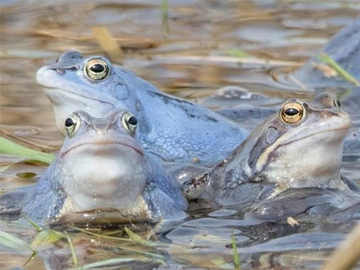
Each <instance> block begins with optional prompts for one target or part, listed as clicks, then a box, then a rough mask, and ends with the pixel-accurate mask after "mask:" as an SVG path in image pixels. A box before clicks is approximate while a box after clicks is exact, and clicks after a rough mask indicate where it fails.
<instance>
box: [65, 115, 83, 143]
mask: <svg viewBox="0 0 360 270" xmlns="http://www.w3.org/2000/svg"><path fill="white" fill-rule="evenodd" d="M79 127H80V117H79V116H77V115H76V114H72V115H70V116H69V117H68V118H66V120H65V130H66V133H67V135H68V136H69V137H70V138H71V137H72V136H74V135H75V134H76V132H77V131H78V130H79Z"/></svg>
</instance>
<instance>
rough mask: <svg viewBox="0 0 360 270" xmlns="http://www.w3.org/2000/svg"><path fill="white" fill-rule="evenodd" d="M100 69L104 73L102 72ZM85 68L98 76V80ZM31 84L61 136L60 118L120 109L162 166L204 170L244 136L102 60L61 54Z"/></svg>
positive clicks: (231, 124) (224, 121) (202, 110)
mask: <svg viewBox="0 0 360 270" xmlns="http://www.w3.org/2000/svg"><path fill="white" fill-rule="evenodd" d="M96 65H97V66H96ZM104 66H107V68H108V72H106V71H105V72H104V70H103V68H104ZM91 67H92V69H94V70H95V71H97V72H98V73H101V72H103V73H102V74H100V76H98V74H96V72H92V71H91ZM96 67H97V68H98V70H96ZM99 70H100V71H99ZM102 77H103V78H102ZM99 78H101V79H99ZM37 81H38V83H39V84H41V85H42V86H44V92H45V94H46V95H47V96H48V97H49V99H50V100H51V102H52V104H53V108H54V112H55V118H56V123H57V126H58V127H59V128H60V130H62V131H64V129H63V126H62V125H63V122H64V120H65V118H66V117H67V115H69V114H70V113H71V112H73V111H75V110H84V111H87V112H88V113H89V114H91V115H93V116H94V117H106V116H107V115H109V114H110V113H112V112H113V111H115V110H118V109H125V110H127V111H129V112H131V113H132V114H134V115H135V116H136V117H137V118H138V120H139V123H141V124H140V125H139V128H138V130H137V135H136V136H137V138H138V140H139V141H140V142H141V144H142V145H143V147H144V148H145V149H146V151H147V152H148V153H150V154H151V155H154V156H157V157H159V158H160V159H161V160H163V161H168V162H186V163H191V162H197V163H201V164H202V165H205V166H210V165H212V164H215V163H216V162H218V161H220V160H221V159H222V158H224V157H225V156H226V155H227V154H228V153H229V152H231V151H232V150H233V149H234V148H235V147H236V146H237V145H239V144H240V143H241V142H242V141H243V140H244V139H245V138H246V136H247V135H248V132H247V131H246V130H245V129H243V128H241V127H240V126H239V125H238V124H236V123H235V122H232V121H231V120H229V119H226V118H225V117H223V116H220V115H219V114H217V113H215V112H212V111H211V110H209V109H207V108H205V107H201V106H199V105H197V104H194V103H192V102H189V101H186V100H184V99H180V98H177V97H174V96H170V95H167V94H165V93H163V92H160V91H159V90H158V89H156V88H155V87H154V86H152V85H151V84H150V83H148V82H146V81H145V80H143V79H141V78H139V77H138V76H136V75H135V74H133V73H132V72H130V71H129V70H127V69H125V68H124V67H121V66H117V65H113V64H111V63H110V62H109V61H108V60H107V59H106V58H104V57H102V56H90V57H87V58H84V57H83V55H81V54H80V53H79V52H76V51H68V52H65V53H64V54H62V55H61V56H60V58H59V59H58V61H57V62H56V63H55V64H52V65H50V66H44V67H42V68H41V69H40V70H39V71H38V72H37Z"/></svg>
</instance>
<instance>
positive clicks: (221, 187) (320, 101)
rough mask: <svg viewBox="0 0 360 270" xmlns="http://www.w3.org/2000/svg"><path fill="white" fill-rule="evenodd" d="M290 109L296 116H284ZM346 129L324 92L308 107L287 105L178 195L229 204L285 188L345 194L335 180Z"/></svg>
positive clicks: (344, 120)
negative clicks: (321, 190)
mask: <svg viewBox="0 0 360 270" xmlns="http://www.w3.org/2000/svg"><path fill="white" fill-rule="evenodd" d="M288 109H290V110H292V111H288ZM294 109H296V110H297V111H298V112H299V113H297V114H294V115H293V116H291V115H290V116H289V115H287V114H291V113H294V112H295V111H294ZM300 111H301V112H302V113H300ZM350 124H351V120H350V118H349V116H348V114H347V113H346V112H344V111H343V110H341V109H340V108H339V107H338V103H337V102H336V100H335V99H333V98H332V96H329V95H328V94H326V93H323V94H319V96H317V97H316V98H315V99H314V101H313V102H312V103H308V102H303V101H300V100H296V99H291V100H288V101H287V102H285V103H284V104H283V106H282V107H281V108H280V110H279V112H278V113H276V114H274V115H272V116H270V117H269V118H267V119H266V120H265V121H264V122H263V123H262V124H261V125H260V126H258V127H257V128H256V129H255V130H254V131H253V132H252V133H251V134H250V135H249V136H248V138H247V139H246V140H245V141H244V142H243V143H242V144H241V145H239V147H238V148H237V149H235V150H234V151H233V152H232V153H231V154H229V156H228V157H227V158H225V159H224V160H223V161H222V162H220V163H219V164H218V165H216V166H215V167H214V168H213V169H211V170H209V171H208V172H207V173H205V174H203V175H201V176H199V177H196V178H194V179H191V180H189V181H185V183H184V186H183V187H184V192H185V194H186V196H188V197H189V198H197V199H198V198H201V199H206V200H209V201H211V202H214V203H216V204H219V205H232V204H246V203H253V202H254V201H256V200H259V199H261V200H262V199H265V198H268V197H274V196H276V195H277V194H279V193H281V192H282V191H285V190H287V189H289V188H306V187H314V188H332V189H338V190H350V187H349V184H348V183H347V181H344V180H342V179H341V177H340V165H341V160H342V146H343V140H344V138H345V136H346V134H347V133H348V131H349V127H350Z"/></svg>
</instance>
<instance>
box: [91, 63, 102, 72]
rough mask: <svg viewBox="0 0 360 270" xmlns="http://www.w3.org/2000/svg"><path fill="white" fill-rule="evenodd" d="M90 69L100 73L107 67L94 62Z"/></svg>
mask: <svg viewBox="0 0 360 270" xmlns="http://www.w3.org/2000/svg"><path fill="white" fill-rule="evenodd" d="M90 70H91V71H93V72H95V73H100V72H103V71H104V70H105V67H104V66H103V65H101V64H94V65H92V66H91V67H90Z"/></svg>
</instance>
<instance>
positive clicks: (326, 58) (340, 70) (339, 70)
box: [319, 53, 360, 86]
mask: <svg viewBox="0 0 360 270" xmlns="http://www.w3.org/2000/svg"><path fill="white" fill-rule="evenodd" d="M319 59H320V60H321V61H323V62H325V63H326V64H328V65H329V66H330V67H332V68H333V69H334V70H336V72H337V73H339V75H340V76H341V77H343V78H344V79H345V80H346V81H348V82H350V83H353V84H355V85H356V86H360V83H359V82H358V81H357V80H356V78H354V77H353V76H352V75H351V74H350V73H349V72H347V71H346V70H345V69H343V68H342V67H341V66H340V65H339V64H338V63H336V61H335V60H334V59H332V58H331V57H330V56H329V55H328V54H326V53H320V55H319Z"/></svg>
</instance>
